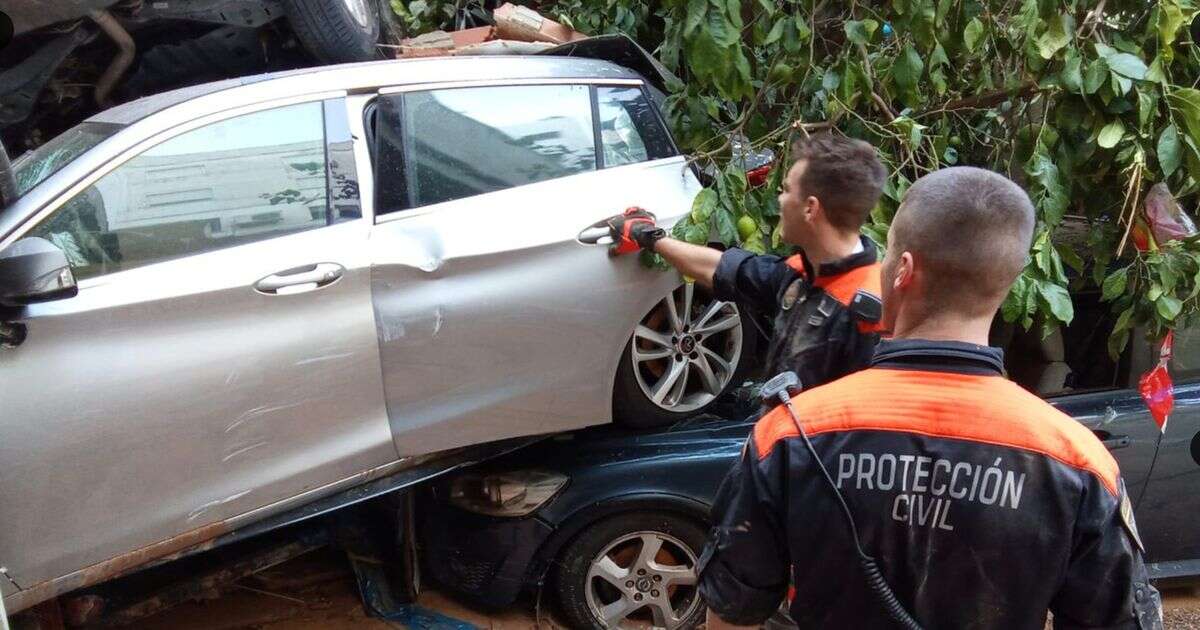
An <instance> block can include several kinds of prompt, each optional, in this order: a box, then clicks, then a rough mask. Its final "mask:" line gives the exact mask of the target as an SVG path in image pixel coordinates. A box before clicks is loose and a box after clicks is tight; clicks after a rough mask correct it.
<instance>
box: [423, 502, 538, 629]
mask: <svg viewBox="0 0 1200 630" xmlns="http://www.w3.org/2000/svg"><path fill="white" fill-rule="evenodd" d="M421 513H423V515H422V517H421V540H422V542H423V544H422V548H423V551H422V554H423V556H424V561H425V562H424V565H425V567H426V569H427V570H428V571H429V573H430V574H431V575H432V577H433V578H434V579H435V580H436V581H437V582H439V583H440V584H442V585H443V586H446V587H448V588H450V589H452V590H454V591H457V592H458V593H460V594H462V595H464V596H466V597H468V598H470V599H472V600H475V601H477V602H479V603H481V604H484V605H487V606H506V605H508V604H511V603H512V602H513V601H515V600H516V598H517V596H518V595H520V593H521V590H522V589H524V588H525V586H526V580H527V578H528V576H529V568H530V566H531V564H532V563H533V558H534V554H536V553H537V550H538V549H540V548H541V546H542V544H543V543H544V542H545V541H546V539H547V538H549V536H550V534H551V533H553V531H554V530H553V529H552V528H551V527H550V526H549V525H547V524H546V523H544V522H542V521H541V520H538V519H537V518H534V517H532V516H530V517H525V518H497V517H493V516H484V515H480V514H475V513H472V512H467V511H465V510H460V509H458V508H456V507H453V506H449V505H445V504H441V503H438V502H436V501H428V502H427V503H426V505H425V507H424V508H423V509H422V510H421Z"/></svg>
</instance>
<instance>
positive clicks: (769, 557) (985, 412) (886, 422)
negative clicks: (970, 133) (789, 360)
mask: <svg viewBox="0 0 1200 630" xmlns="http://www.w3.org/2000/svg"><path fill="white" fill-rule="evenodd" d="M1033 229H1034V211H1033V206H1032V204H1031V203H1030V201H1029V198H1028V196H1027V195H1026V194H1025V192H1024V191H1023V190H1021V189H1020V188H1019V187H1018V186H1017V185H1016V184H1014V183H1013V182H1011V181H1009V180H1008V179H1007V178H1005V177H1003V176H1001V175H998V174H996V173H992V172H989V171H985V170H981V169H975V168H967V167H960V168H949V169H944V170H941V171H937V172H935V173H932V174H930V175H926V176H925V177H922V178H921V179H919V180H918V181H917V182H916V183H914V184H913V186H912V187H911V188H910V189H909V191H908V193H907V194H906V195H905V198H904V200H903V203H902V204H901V206H900V209H899V210H898V211H897V213H896V217H895V220H894V222H893V223H892V228H891V231H890V232H889V234H888V246H887V255H886V257H885V258H884V261H883V270H882V282H883V287H882V288H883V304H884V309H883V319H882V326H883V329H884V330H890V331H891V333H892V337H891V338H890V339H888V340H885V341H883V342H881V343H880V344H879V346H878V348H877V349H876V352H875V356H874V358H873V359H872V361H871V366H870V367H869V368H867V369H865V370H863V371H860V372H857V373H855V374H852V375H850V376H847V377H845V378H842V379H840V380H837V381H835V382H833V383H830V384H828V385H825V386H823V387H818V388H815V389H810V390H807V391H804V392H803V393H799V394H798V395H796V396H795V397H794V398H792V399H791V404H792V408H793V409H794V411H795V417H793V415H792V412H791V411H789V409H788V407H787V406H786V405H780V406H778V407H776V408H775V409H773V410H771V411H770V412H768V413H767V414H765V415H764V416H763V417H762V418H761V419H760V420H759V421H758V423H757V424H756V425H755V428H754V431H753V434H752V435H751V437H750V439H749V440H748V441H747V444H746V449H745V450H744V452H743V455H742V458H741V460H740V461H739V462H738V464H737V465H735V467H734V468H733V470H731V472H730V474H729V476H728V477H727V478H726V480H725V481H724V483H723V484H722V487H721V490H720V492H719V494H718V496H717V499H716V505H715V506H714V507H713V511H712V514H713V520H714V522H715V524H716V525H715V527H714V529H713V537H712V538H711V539H710V541H709V545H708V547H707V548H706V550H705V553H704V556H703V557H702V558H701V561H700V564H701V567H702V568H701V570H700V582H699V588H700V592H701V594H702V595H703V597H704V599H705V601H706V602H707V603H708V606H709V622H710V623H709V626H708V627H709V628H710V630H717V629H720V628H725V627H728V626H729V624H740V625H752V624H759V623H761V622H763V621H764V620H766V619H767V618H768V617H769V616H770V615H771V614H772V612H774V611H775V610H776V608H777V607H778V605H779V603H780V602H781V601H782V600H783V599H784V598H785V593H786V592H787V589H788V585H789V583H793V584H794V587H795V595H794V597H793V599H792V600H791V606H790V611H791V615H792V617H793V618H794V619H795V620H796V622H797V624H798V625H799V626H800V627H820V628H883V627H891V626H893V625H894V622H893V620H892V617H890V616H889V614H888V613H887V611H886V609H885V607H884V605H883V604H882V603H881V601H880V597H879V596H878V595H876V594H875V593H874V592H873V591H872V589H871V588H870V587H869V586H868V581H867V578H866V576H865V572H864V571H863V568H862V566H861V565H860V556H859V551H858V548H859V547H861V550H862V553H865V554H866V555H868V556H871V557H873V558H874V560H875V562H876V563H877V564H878V566H879V569H880V571H881V574H882V577H883V578H884V579H885V580H886V582H887V583H888V584H889V585H890V587H891V589H892V591H893V592H894V594H895V597H896V598H897V600H898V602H899V604H901V605H902V606H903V607H904V608H905V609H907V611H908V612H909V613H911V614H912V617H913V618H914V619H915V620H916V621H917V622H918V623H919V624H921V625H922V626H923V627H925V628H967V627H970V628H981V629H982V628H996V629H1000V628H1004V629H1021V628H1028V629H1030V630H1041V629H1042V628H1043V626H1044V624H1045V620H1046V612H1047V610H1049V611H1051V612H1052V613H1053V615H1054V622H1055V625H1056V627H1059V628H1160V627H1161V608H1160V606H1161V605H1160V601H1159V597H1158V593H1157V591H1156V590H1155V589H1154V588H1153V587H1152V586H1151V585H1150V583H1149V581H1148V578H1147V574H1146V569H1145V566H1144V564H1143V561H1142V557H1141V541H1140V540H1139V537H1138V533H1137V527H1136V525H1135V523H1134V518H1133V511H1132V508H1131V507H1130V503H1129V498H1128V496H1127V494H1126V489H1125V484H1124V482H1123V481H1122V479H1121V476H1120V474H1119V471H1118V468H1117V463H1116V461H1115V460H1114V459H1113V458H1112V456H1111V455H1110V454H1109V453H1108V451H1107V450H1106V449H1105V448H1104V446H1103V445H1102V444H1101V443H1100V441H1099V440H1098V439H1097V438H1096V436H1094V435H1093V434H1092V433H1091V432H1090V431H1088V430H1087V429H1086V428H1085V427H1083V426H1082V425H1080V424H1078V423H1077V422H1075V421H1074V420H1072V419H1071V418H1070V417H1069V416H1067V415H1066V414H1064V413H1062V412H1060V411H1058V410H1056V409H1054V408H1053V407H1052V406H1050V405H1049V404H1047V403H1046V402H1045V401H1042V400H1041V399H1039V398H1037V397H1036V396H1034V395H1033V394H1031V393H1029V392H1027V391H1026V390H1024V389H1022V388H1021V387H1019V386H1017V385H1016V384H1014V383H1012V382H1011V381H1009V380H1007V379H1006V378H1005V377H1004V374H1003V353H1002V351H1001V350H1000V349H998V348H992V347H988V345H987V343H988V330H989V328H990V325H991V322H992V318H993V316H994V314H995V313H996V311H997V309H998V308H999V306H1000V303H1001V302H1002V301H1003V300H1004V297H1005V295H1006V294H1007V293H1008V290H1009V287H1010V286H1011V284H1012V282H1013V281H1014V280H1015V279H1016V277H1017V276H1018V275H1019V274H1020V273H1021V270H1022V269H1023V268H1024V266H1025V264H1026V260H1027V257H1028V252H1029V247H1030V242H1031V238H1032V234H1033ZM801 426H802V427H803V431H804V435H801V433H800V427H801ZM805 435H806V436H807V439H809V440H811V449H810V447H809V445H808V444H806V443H805ZM814 456H815V458H814ZM814 459H819V461H820V464H821V465H823V466H824V468H825V469H826V471H828V474H829V480H827V479H826V478H825V477H824V475H823V473H822V472H821V470H820V466H818V463H817V461H814ZM830 481H832V486H834V487H836V488H837V489H838V491H839V492H840V494H841V495H842V497H843V498H844V500H845V502H846V504H847V508H848V511H849V512H850V514H851V515H852V518H853V521H854V524H855V525H856V528H857V540H855V538H854V536H852V534H851V531H852V529H851V527H850V524H849V522H848V520H847V518H846V517H845V516H844V515H843V512H842V508H841V505H840V503H839V501H838V498H837V494H836V493H835V491H834V489H833V487H831V484H830Z"/></svg>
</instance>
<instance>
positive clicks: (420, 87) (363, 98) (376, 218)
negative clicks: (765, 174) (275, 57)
mask: <svg viewBox="0 0 1200 630" xmlns="http://www.w3.org/2000/svg"><path fill="white" fill-rule="evenodd" d="M539 85H579V86H585V87H587V88H588V98H589V100H590V106H591V116H592V136H593V145H594V146H593V151H594V153H595V158H596V168H595V169H593V170H590V171H583V172H579V173H573V174H571V175H566V176H563V177H556V178H552V179H548V180H542V181H538V182H530V183H527V184H521V185H520V186H512V187H509V188H503V189H500V190H495V191H489V192H487V193H481V194H477V195H470V196H467V197H460V198H458V199H452V200H449V201H444V202H441V203H435V204H428V205H424V206H419V207H416V208H406V209H403V210H396V211H393V212H388V213H384V214H379V213H378V212H376V211H375V210H376V208H375V205H376V201H377V200H376V198H375V191H374V181H375V160H376V157H377V156H376V152H377V149H376V148H375V146H374V145H375V140H376V139H377V138H378V132H376V131H375V130H374V129H371V128H370V127H369V125H368V121H367V120H366V119H365V117H366V116H367V115H368V114H369V113H370V112H371V111H372V110H376V111H377V109H378V106H377V105H376V104H375V101H376V100H377V99H379V98H380V97H382V96H391V95H395V94H405V93H409V92H430V91H435V90H444V89H456V88H478V87H524V86H539ZM602 87H634V88H637V89H639V90H641V92H642V96H643V97H644V98H646V100H647V102H649V103H650V104H651V109H653V110H654V116H655V119H656V121H657V123H658V124H659V125H660V126H661V128H662V130H663V131H664V132H666V136H667V138H668V139H669V140H670V145H671V148H672V150H673V151H674V155H672V156H670V157H666V158H658V159H653V160H646V161H643V162H633V163H630V164H622V165H620V166H613V167H609V168H605V167H604V166H603V159H604V158H603V145H602V144H601V142H602V141H601V139H600V117H599V112H598V110H599V107H600V106H599V100H598V98H599V97H598V94H597V90H598V88H602ZM347 102H348V103H349V104H350V117H351V122H352V124H354V123H357V124H358V125H360V126H361V128H362V130H363V134H362V135H361V136H359V137H362V138H369V142H368V141H364V143H363V144H364V145H369V146H364V148H363V153H364V154H365V155H366V156H368V157H367V159H368V160H369V161H368V162H367V163H366V171H367V172H369V173H370V181H371V191H370V194H369V195H368V193H367V191H366V188H365V187H360V196H361V198H362V203H363V205H364V207H365V206H366V205H367V204H370V206H371V216H372V221H373V223H375V224H379V223H386V222H390V221H395V220H398V219H401V218H404V217H414V216H421V215H424V214H427V213H429V212H436V211H437V210H438V209H439V208H441V207H443V206H445V205H447V204H453V203H457V202H460V201H463V200H465V199H473V198H475V197H478V196H481V195H487V194H493V193H498V192H503V191H506V190H514V189H517V188H523V187H525V186H536V185H539V184H544V183H546V182H548V181H555V180H559V179H563V178H565V177H579V176H583V175H592V174H595V173H599V172H601V171H612V170H615V169H621V168H628V167H639V166H645V165H646V164H654V163H655V162H661V161H664V160H677V159H680V158H682V157H684V156H683V152H682V151H680V150H679V145H678V144H677V143H676V142H675V137H674V136H673V135H672V134H671V132H670V127H669V126H667V124H666V121H665V119H664V118H663V114H662V111H660V109H659V107H658V105H657V102H656V101H655V100H654V99H653V98H651V95H650V93H649V92H648V91H647V84H646V81H645V80H643V79H612V78H604V77H591V78H589V77H573V78H563V79H488V80H482V81H438V82H434V83H414V84H407V85H392V86H385V87H380V88H378V89H377V90H375V91H374V92H371V93H368V94H360V95H352V96H351V97H349V98H348V99H347ZM401 106H403V101H401ZM377 116H378V115H377V114H376V120H378V118H377ZM360 161H361V160H360ZM364 214H365V212H364Z"/></svg>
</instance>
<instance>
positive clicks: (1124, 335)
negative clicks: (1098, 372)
mask: <svg viewBox="0 0 1200 630" xmlns="http://www.w3.org/2000/svg"><path fill="white" fill-rule="evenodd" d="M1128 343H1129V331H1128V330H1122V331H1121V332H1115V333H1113V334H1112V335H1109V337H1108V356H1109V358H1111V359H1112V360H1113V361H1114V362H1116V361H1119V360H1120V358H1121V352H1123V351H1124V350H1125V346H1126V344H1128Z"/></svg>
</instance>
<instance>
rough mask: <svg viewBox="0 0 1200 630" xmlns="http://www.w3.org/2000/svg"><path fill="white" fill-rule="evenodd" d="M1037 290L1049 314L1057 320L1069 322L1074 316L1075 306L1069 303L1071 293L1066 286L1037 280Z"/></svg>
mask: <svg viewBox="0 0 1200 630" xmlns="http://www.w3.org/2000/svg"><path fill="white" fill-rule="evenodd" d="M1038 292H1039V293H1040V294H1041V296H1042V299H1043V300H1045V301H1046V306H1048V307H1049V308H1050V314H1051V315H1053V316H1054V318H1055V319H1057V320H1058V321H1060V322H1062V323H1064V324H1069V323H1071V320H1072V319H1074V318H1075V306H1074V305H1072V304H1071V294H1070V293H1067V288H1066V287H1064V286H1061V285H1057V284H1054V283H1052V282H1039V283H1038Z"/></svg>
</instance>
